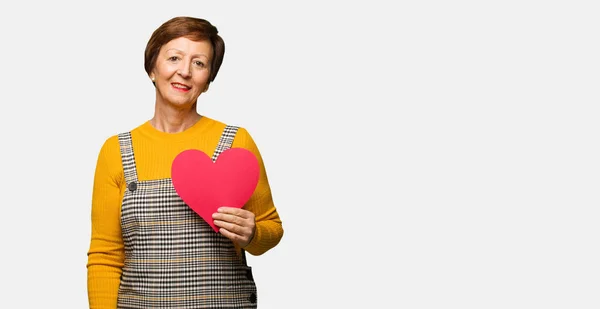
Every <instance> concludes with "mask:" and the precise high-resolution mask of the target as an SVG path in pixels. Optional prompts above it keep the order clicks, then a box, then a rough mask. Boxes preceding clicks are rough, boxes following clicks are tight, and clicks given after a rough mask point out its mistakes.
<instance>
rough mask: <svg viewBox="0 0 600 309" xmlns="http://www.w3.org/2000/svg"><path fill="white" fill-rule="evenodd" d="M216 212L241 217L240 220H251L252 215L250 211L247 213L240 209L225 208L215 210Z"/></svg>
mask: <svg viewBox="0 0 600 309" xmlns="http://www.w3.org/2000/svg"><path fill="white" fill-rule="evenodd" d="M217 212H219V213H224V214H230V215H235V216H238V217H242V218H251V216H252V215H254V214H253V213H252V212H251V211H248V210H245V209H242V208H235V207H227V206H223V207H219V209H217Z"/></svg>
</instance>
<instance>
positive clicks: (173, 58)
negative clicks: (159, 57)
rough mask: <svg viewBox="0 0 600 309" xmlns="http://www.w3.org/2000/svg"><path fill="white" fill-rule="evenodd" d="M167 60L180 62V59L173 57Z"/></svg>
mask: <svg viewBox="0 0 600 309" xmlns="http://www.w3.org/2000/svg"><path fill="white" fill-rule="evenodd" d="M167 60H169V61H177V60H179V57H177V56H171V57H169V58H168V59H167Z"/></svg>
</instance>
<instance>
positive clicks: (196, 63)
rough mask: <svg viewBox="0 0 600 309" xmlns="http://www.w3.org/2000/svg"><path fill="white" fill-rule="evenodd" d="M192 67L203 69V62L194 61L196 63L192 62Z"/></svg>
mask: <svg viewBox="0 0 600 309" xmlns="http://www.w3.org/2000/svg"><path fill="white" fill-rule="evenodd" d="M194 65H196V66H199V67H201V68H203V67H204V62H202V61H198V60H196V61H194Z"/></svg>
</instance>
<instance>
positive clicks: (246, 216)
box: [212, 207, 256, 248]
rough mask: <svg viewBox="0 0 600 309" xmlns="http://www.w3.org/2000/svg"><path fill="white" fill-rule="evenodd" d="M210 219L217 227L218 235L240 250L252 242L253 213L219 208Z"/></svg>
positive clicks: (238, 209)
mask: <svg viewBox="0 0 600 309" xmlns="http://www.w3.org/2000/svg"><path fill="white" fill-rule="evenodd" d="M212 217H213V220H214V223H215V225H216V226H217V227H219V233H221V234H222V235H223V236H225V237H227V238H229V239H230V240H231V241H233V242H235V243H237V244H238V245H239V246H240V247H241V248H244V247H246V246H247V245H248V244H249V243H250V241H252V237H254V231H255V229H256V222H255V221H254V219H255V217H254V213H253V212H251V211H248V210H245V209H241V208H235V207H220V208H219V209H218V210H217V212H215V213H214V214H213V215H212Z"/></svg>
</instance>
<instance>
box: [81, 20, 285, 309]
mask: <svg viewBox="0 0 600 309" xmlns="http://www.w3.org/2000/svg"><path fill="white" fill-rule="evenodd" d="M224 51H225V48H224V42H223V40H222V38H221V37H220V36H219V35H218V32H217V29H216V28H215V27H214V26H213V25H211V24H210V23H209V22H208V21H206V20H203V19H198V18H191V17H176V18H173V19H171V20H169V21H167V22H165V23H164V24H162V25H161V26H160V27H159V28H158V29H156V31H155V32H154V33H153V34H152V36H151V38H150V40H149V41H148V44H147V46H146V51H145V69H146V72H147V73H148V76H149V78H150V79H151V80H152V83H153V84H154V85H155V88H156V102H155V112H154V117H153V118H152V119H150V120H149V121H147V122H145V123H143V124H141V125H140V126H138V127H136V128H135V129H133V130H131V131H130V132H125V133H121V134H118V135H115V136H112V137H110V138H108V139H107V140H106V141H105V143H104V144H103V146H102V148H101V150H100V153H99V156H98V161H97V166H96V172H95V176H94V187H93V196H92V211H91V212H92V222H91V224H92V235H91V243H90V249H89V252H88V263H87V267H88V296H89V303H90V308H145V309H147V308H155V307H160V308H256V302H257V294H256V286H255V284H254V281H253V279H252V272H251V268H250V267H248V266H247V265H246V260H245V258H244V257H245V255H244V254H245V252H246V251H247V252H248V253H250V254H253V255H260V254H263V253H265V252H266V251H268V250H270V249H271V248H273V247H275V246H276V245H277V244H278V243H279V241H280V239H281V237H282V236H283V228H282V223H281V220H280V218H279V215H278V213H277V210H276V208H275V205H274V203H273V200H272V195H271V191H270V188H269V183H268V180H267V177H266V173H265V167H264V163H263V161H262V158H261V156H260V153H259V151H258V148H257V146H256V144H255V143H254V141H253V139H252V137H251V136H250V134H249V133H248V132H247V131H246V130H245V129H244V128H241V127H236V126H231V125H226V124H224V123H222V122H220V121H217V120H214V119H210V118H209V117H206V116H204V115H200V114H199V113H198V112H197V111H196V105H197V100H198V97H199V96H200V95H201V94H202V93H203V92H206V91H207V90H208V87H209V85H210V83H211V82H212V81H214V79H215V77H216V76H217V72H218V71H219V67H220V65H221V62H222V60H223V55H224ZM232 147H239V148H245V149H247V150H249V151H251V152H252V153H253V154H254V155H255V156H256V157H257V159H258V162H259V166H260V176H259V181H258V184H257V186H256V190H255V191H254V193H253V195H252V196H251V198H250V199H249V201H248V202H247V203H246V204H245V205H244V207H243V208H241V209H240V208H235V207H228V206H227V205H223V207H221V208H220V209H219V210H218V211H217V212H216V213H215V214H214V215H213V219H214V224H215V226H217V227H218V228H219V230H218V233H216V232H215V231H214V230H213V229H212V228H211V227H210V226H209V225H208V224H207V223H206V221H204V220H203V219H202V218H201V217H200V216H198V215H197V214H196V213H195V212H194V211H193V210H192V209H190V208H189V207H188V206H187V205H186V204H185V203H184V202H183V201H182V200H181V198H180V197H179V196H178V195H177V193H176V191H175V189H174V187H173V185H172V182H171V179H170V177H171V163H172V162H173V160H174V158H175V157H176V156H177V155H178V154H179V153H180V152H181V151H183V150H186V149H198V150H201V151H203V152H204V153H206V154H209V155H211V154H212V155H213V159H214V158H216V157H217V156H218V155H219V154H220V153H221V152H222V151H224V150H226V149H228V148H232Z"/></svg>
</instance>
